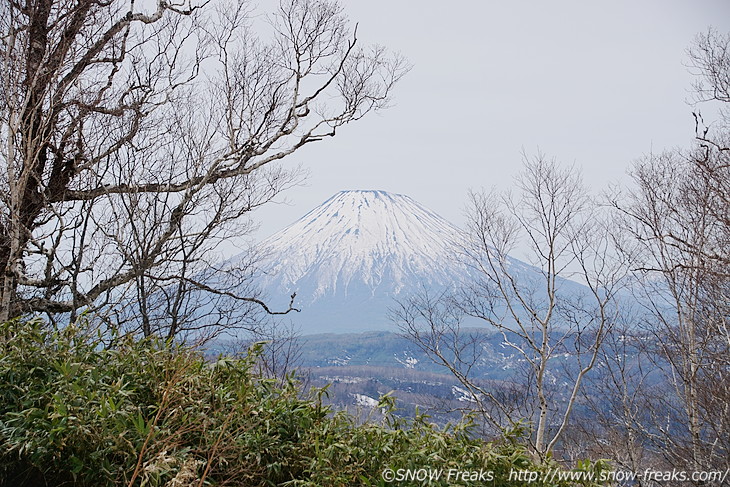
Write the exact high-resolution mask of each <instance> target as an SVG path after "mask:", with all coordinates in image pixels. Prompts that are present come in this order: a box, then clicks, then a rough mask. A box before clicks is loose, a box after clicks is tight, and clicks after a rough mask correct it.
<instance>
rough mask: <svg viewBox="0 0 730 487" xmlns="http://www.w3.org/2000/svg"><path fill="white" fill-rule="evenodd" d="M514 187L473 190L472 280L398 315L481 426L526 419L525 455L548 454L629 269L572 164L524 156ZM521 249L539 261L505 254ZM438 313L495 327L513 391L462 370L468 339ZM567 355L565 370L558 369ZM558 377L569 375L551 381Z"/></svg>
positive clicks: (467, 251) (467, 249)
mask: <svg viewBox="0 0 730 487" xmlns="http://www.w3.org/2000/svg"><path fill="white" fill-rule="evenodd" d="M516 185H517V187H518V188H519V190H520V194H519V196H513V195H511V194H506V195H502V196H497V195H494V194H485V193H478V194H472V195H471V206H470V208H469V210H468V217H469V224H468V226H469V228H468V234H469V235H468V242H467V243H466V244H465V246H464V248H463V249H462V257H463V260H464V263H465V264H466V266H467V268H468V269H469V272H470V274H471V275H472V278H473V279H474V281H473V282H474V284H473V285H471V286H469V287H468V288H467V289H464V290H463V292H460V293H456V294H455V295H454V296H451V297H449V298H448V299H447V300H445V301H444V300H440V301H439V300H436V301H433V302H427V301H424V300H422V299H415V300H411V301H410V302H408V303H405V304H404V305H402V306H401V310H400V312H399V313H397V319H398V321H399V323H400V326H401V328H402V330H403V331H404V332H405V334H406V335H408V336H410V337H411V338H412V339H414V340H415V341H416V343H419V344H421V346H422V348H424V350H426V351H427V352H429V353H431V354H432V355H434V354H435V355H436V356H437V357H438V359H439V360H440V361H441V362H443V363H444V365H447V366H448V367H449V368H450V369H451V370H452V372H455V375H456V377H457V378H458V379H459V380H460V381H461V382H462V383H463V384H464V385H465V386H466V387H467V389H468V390H469V391H470V392H471V394H472V396H473V398H474V401H475V402H477V401H478V402H479V403H480V404H479V406H480V407H479V409H480V411H481V412H482V413H483V414H484V416H485V419H486V420H487V421H488V422H489V423H492V424H493V425H494V426H495V427H498V428H501V427H504V426H508V425H510V424H514V423H515V422H516V421H517V420H519V419H527V420H528V421H531V422H532V423H533V434H532V437H531V443H532V447H533V450H534V452H535V453H536V454H538V455H540V456H545V455H547V454H549V453H550V452H551V451H553V450H554V449H555V447H556V445H558V442H559V441H560V440H561V437H562V435H563V433H564V432H565V431H566V428H567V427H568V424H569V419H570V417H571V414H572V412H573V409H574V407H575V405H576V401H578V399H579V397H580V395H579V391H580V388H581V385H582V383H583V381H584V378H585V376H586V374H588V372H589V371H590V370H591V369H592V368H593V367H594V365H595V363H596V359H597V357H598V356H599V353H600V350H601V345H602V343H603V341H604V339H605V337H606V334H607V333H608V332H609V330H610V329H611V327H612V326H613V323H614V320H615V319H616V316H617V314H618V312H619V310H618V306H617V303H616V297H617V296H616V295H617V293H618V292H619V290H620V288H621V285H622V279H623V277H624V276H625V274H626V272H627V269H628V268H627V263H626V262H625V261H624V260H622V258H621V257H620V255H619V254H618V253H617V252H615V251H614V249H613V247H614V242H613V240H612V234H611V232H610V231H608V230H609V229H608V226H607V221H606V219H605V218H604V217H602V216H601V215H602V212H601V211H599V208H598V207H597V205H595V204H594V203H593V202H592V201H591V200H590V199H589V197H588V193H587V192H586V190H585V189H584V188H583V186H582V184H581V181H580V177H579V175H578V174H577V172H576V171H575V169H573V168H561V167H560V166H559V165H558V164H557V163H555V162H554V161H550V160H547V159H545V158H544V157H542V156H538V157H536V158H534V159H532V160H529V159H527V157H526V158H525V165H524V171H523V172H522V174H521V175H520V176H519V177H518V179H517V181H516ZM520 245H524V246H526V247H528V248H529V250H530V255H531V257H532V259H531V264H533V265H534V266H535V268H531V267H530V266H526V265H524V264H523V263H521V262H519V261H517V260H515V259H513V258H512V257H511V255H512V254H513V253H514V252H516V251H517V250H518V248H519V246H520ZM570 279H575V280H577V281H579V282H580V283H582V284H583V286H580V285H579V284H578V283H576V282H573V281H571V280H570ZM440 309H441V311H439V310H440ZM443 309H451V310H452V311H451V313H453V310H454V309H456V310H458V311H459V312H461V313H462V314H466V315H467V316H470V317H474V318H478V319H480V320H481V321H482V322H485V323H486V324H488V325H489V326H491V327H493V328H494V329H496V330H499V332H501V333H502V335H503V345H504V346H505V347H507V348H508V349H510V350H511V351H512V352H513V354H514V358H513V361H514V362H516V363H521V364H522V365H523V367H524V369H523V370H524V375H523V377H522V383H521V384H519V386H520V387H515V386H514V385H510V386H509V387H507V388H506V389H502V390H495V389H494V388H491V387H482V386H481V385H480V383H479V380H478V377H474V376H473V375H470V374H469V372H470V370H471V368H470V367H469V364H468V363H465V362H463V361H460V357H461V356H464V355H463V354H460V352H459V351H460V350H462V349H463V347H464V346H465V345H466V346H472V345H473V340H470V339H469V334H468V330H465V329H464V328H463V326H462V325H461V323H460V321H459V320H456V319H451V320H450V323H452V324H451V325H448V326H445V323H446V321H445V320H444V319H443V316H444V313H445V312H444V311H443ZM477 345H478V344H477ZM475 348H476V349H479V346H477V347H475ZM446 350H448V351H449V352H448V354H447V353H445V351H446ZM568 357H570V359H571V360H573V361H574V366H573V367H572V369H570V368H568V369H566V368H565V367H564V366H563V365H562V364H564V363H565V362H566V359H567V358H568ZM464 365H466V367H464ZM558 376H560V377H565V378H568V380H569V382H566V383H564V384H563V383H560V384H558V383H556V380H557V377H558ZM561 380H562V379H561Z"/></svg>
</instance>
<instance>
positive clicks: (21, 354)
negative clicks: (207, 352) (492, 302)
mask: <svg viewBox="0 0 730 487" xmlns="http://www.w3.org/2000/svg"><path fill="white" fill-rule="evenodd" d="M116 343H117V344H116V345H115V346H114V348H112V349H108V348H104V346H103V345H102V341H101V339H100V338H99V337H89V336H87V335H86V334H85V333H84V330H83V329H82V328H79V327H67V328H65V329H62V330H58V331H54V330H50V329H48V328H47V327H46V326H45V325H44V324H43V323H42V322H40V321H38V320H32V321H25V322H24V321H13V322H10V323H6V324H3V325H0V347H2V348H3V349H4V350H3V353H2V355H1V356H0V485H2V486H11V485H12V486H22V485H78V486H87V485H88V486H107V485H108V486H111V485H137V486H163V485H165V486H170V487H173V486H177V487H181V486H188V485H246V486H258V485H260V486H273V485H282V486H340V485H341V486H350V485H388V484H387V483H386V482H385V480H383V478H382V472H383V470H384V469H386V468H389V469H392V470H393V471H398V470H404V469H412V470H417V469H423V468H433V469H441V470H442V471H448V470H449V469H458V470H459V471H465V470H480V469H482V470H483V469H489V470H491V471H494V472H495V474H494V475H495V478H497V479H508V478H509V474H510V471H511V470H513V469H525V470H534V471H541V472H545V471H547V470H548V469H549V468H551V467H552V468H554V467H555V465H551V464H550V463H543V464H540V465H536V464H535V463H534V462H533V461H532V459H531V457H530V455H529V454H528V453H527V451H526V450H525V448H524V447H523V446H521V445H520V442H519V436H520V432H519V431H516V432H512V433H509V434H508V435H506V438H505V440H504V441H502V442H499V443H485V442H483V441H480V440H478V439H475V438H474V437H473V435H470V434H469V422H468V421H465V422H463V423H460V424H458V425H454V426H451V427H448V428H446V429H439V428H438V427H436V426H435V425H433V424H431V423H429V422H428V417H427V416H423V415H417V417H416V418H415V419H414V420H410V421H407V420H403V419H399V418H397V417H396V416H394V415H393V414H392V411H393V409H394V407H395V404H394V401H393V399H392V398H391V397H388V396H386V397H384V398H383V399H382V401H381V404H380V405H379V407H380V408H382V409H383V410H385V411H386V415H385V418H386V420H385V423H384V424H370V423H368V424H364V425H357V424H356V423H355V421H354V419H352V418H351V417H350V416H348V415H346V414H345V413H333V412H332V411H330V410H329V409H328V408H326V407H324V406H323V405H322V402H321V400H320V399H321V396H322V394H324V393H326V391H325V390H318V391H314V393H313V394H312V395H311V397H308V398H302V397H301V396H302V394H301V391H300V389H299V386H298V384H296V383H295V381H294V380H293V379H289V380H284V381H276V380H274V379H264V378H257V377H255V376H254V374H253V373H252V370H253V365H254V362H255V360H256V357H257V354H258V353H259V352H260V349H261V346H262V345H261V344H257V345H256V346H255V347H254V348H253V349H252V350H251V352H250V353H249V355H248V356H246V357H244V358H231V357H220V358H219V359H218V360H216V361H209V360H206V359H205V358H204V357H203V355H202V353H200V352H199V351H196V350H194V349H190V348H182V347H177V346H171V345H170V344H169V343H164V342H162V341H159V340H145V341H134V340H131V339H124V338H119V337H118V339H117V340H116ZM581 468H583V469H593V470H600V469H603V468H605V465H602V464H599V465H596V464H590V463H586V464H584V465H582V466H581ZM500 482H501V481H500ZM416 484H419V485H421V484H422V483H420V482H416ZM394 485H414V484H413V483H409V482H395V483H394ZM429 485H460V484H459V483H458V482H453V481H446V480H445V478H442V479H441V480H439V481H437V482H432V483H430V484H429ZM495 485H505V486H506V485H524V482H518V481H513V482H508V481H506V480H505V481H504V482H502V483H499V482H498V483H496V484H495ZM531 485H536V486H542V485H570V484H567V483H541V482H537V483H534V484H531ZM581 485H591V484H590V483H588V482H582V483H581Z"/></svg>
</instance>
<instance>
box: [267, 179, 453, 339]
mask: <svg viewBox="0 0 730 487" xmlns="http://www.w3.org/2000/svg"><path fill="white" fill-rule="evenodd" d="M460 235H461V230H459V229H458V228H457V227H455V226H454V225H452V224H450V223H449V222H447V221H446V220H444V219H443V218H441V217H440V216H438V215H437V214H435V213H434V212H432V211H430V210H428V209H427V208H425V207H423V206H421V205H420V204H418V203H417V202H416V201H414V200H413V199H411V198H409V197H408V196H405V195H400V194H393V193H387V192H385V191H341V192H339V193H337V194H336V195H334V196H333V197H331V198H330V199H328V200H327V201H325V202H324V203H323V204H322V205H320V206H318V207H317V208H315V209H314V210H312V211H310V212H309V213H307V214H306V215H304V216H303V217H302V218H301V219H299V220H298V221H296V222H295V223H293V224H292V225H290V226H289V227H287V228H285V229H284V230H282V231H280V232H278V233H276V234H274V235H272V236H271V237H269V238H268V239H266V240H264V241H263V242H262V243H261V244H260V246H259V248H260V252H261V253H262V255H263V256H264V261H263V263H262V264H261V266H260V267H261V271H262V276H261V279H260V281H259V282H260V284H261V285H262V286H263V287H264V289H265V290H266V291H267V294H268V295H269V296H270V299H271V300H272V302H274V303H275V304H276V302H277V301H278V299H281V298H282V297H283V298H287V299H288V296H289V295H290V294H291V293H293V292H296V293H297V299H296V305H297V306H299V307H301V308H302V313H301V316H293V317H292V318H293V319H294V320H295V322H296V323H301V324H302V327H303V330H304V331H305V332H314V331H356V330H366V329H386V328H387V327H389V323H388V321H387V317H386V314H387V308H388V307H389V306H392V305H393V304H394V302H393V298H394V297H396V296H398V295H403V294H404V293H406V292H413V291H416V290H417V289H418V288H419V287H423V286H427V287H438V288H444V287H447V286H450V285H453V284H454V283H455V282H458V280H459V278H460V276H462V275H463V273H464V271H463V268H461V267H460V266H459V265H458V264H457V263H456V258H455V246H456V244H457V242H458V241H459V240H460ZM285 301H286V299H282V300H281V301H278V302H279V304H280V305H283V304H285Z"/></svg>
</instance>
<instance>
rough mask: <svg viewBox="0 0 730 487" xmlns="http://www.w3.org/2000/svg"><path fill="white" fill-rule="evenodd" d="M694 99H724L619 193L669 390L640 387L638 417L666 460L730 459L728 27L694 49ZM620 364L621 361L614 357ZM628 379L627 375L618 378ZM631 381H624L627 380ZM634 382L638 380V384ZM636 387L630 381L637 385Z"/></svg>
mask: <svg viewBox="0 0 730 487" xmlns="http://www.w3.org/2000/svg"><path fill="white" fill-rule="evenodd" d="M688 53H689V58H690V68H691V69H692V70H693V71H694V74H695V75H696V76H697V82H696V83H695V91H696V101H697V102H698V103H699V102H703V103H706V102H714V103H715V104H716V105H719V108H720V109H719V119H718V120H717V121H716V122H715V123H714V124H712V125H711V126H705V125H704V122H703V117H702V115H701V114H700V112H699V111H697V112H695V114H694V116H695V122H696V144H695V146H694V147H692V148H691V149H690V150H673V151H665V152H662V153H660V154H650V155H649V156H647V157H645V158H643V159H642V160H640V161H638V162H637V163H636V164H635V166H634V169H633V171H632V177H633V180H634V183H635V185H634V188H633V189H632V190H628V191H627V192H625V193H623V194H619V195H617V196H616V197H615V198H614V206H615V208H616V209H617V210H618V211H619V213H620V214H621V215H622V218H621V220H620V223H619V224H620V225H621V226H622V231H624V232H625V233H626V234H627V235H630V236H631V237H632V238H633V242H634V246H633V248H632V249H631V250H630V252H631V253H633V254H634V255H635V256H636V257H637V259H638V261H637V269H636V271H637V272H636V277H637V283H638V284H639V285H637V286H635V288H634V289H635V290H636V292H637V294H638V295H639V298H640V299H639V302H640V303H643V304H644V306H645V308H646V309H645V313H644V315H645V316H644V318H643V320H642V327H641V329H640V330H635V331H634V332H635V335H637V336H642V337H643V338H644V342H643V343H644V350H643V351H642V354H643V355H644V356H645V357H647V358H648V359H650V360H652V361H653V365H654V373H656V374H661V375H662V376H663V378H662V381H661V384H662V385H663V389H662V392H661V393H657V392H658V391H657V390H655V389H652V388H638V389H635V390H634V392H633V393H632V395H633V396H635V397H634V399H633V400H634V401H635V403H633V405H632V407H637V405H638V407H640V408H641V409H642V410H643V411H644V415H643V417H642V418H641V421H637V422H636V423H635V424H636V425H637V427H638V430H639V431H640V432H641V435H642V437H643V440H642V442H643V443H644V445H645V446H646V448H647V449H651V450H653V451H655V452H656V453H657V454H658V456H659V457H660V458H661V459H662V462H663V463H664V465H665V466H670V467H679V468H686V469H692V470H707V469H726V468H728V467H730V463H728V459H729V458H730V455H729V452H730V443H729V442H728V438H730V402H728V399H729V398H730V386H729V384H730V376H729V372H728V371H729V370H730V369H729V368H728V367H730V361H729V360H730V359H729V358H728V357H730V333H728V330H729V329H730V326H729V324H730V323H729V322H728V320H729V317H730V306H728V303H730V259H728V255H730V144H728V141H729V140H730V130H729V129H730V112H728V109H727V105H726V104H727V103H728V102H730V35H720V34H718V33H717V32H715V31H714V30H709V31H708V33H707V34H702V35H699V36H698V37H697V39H696V41H695V43H694V45H693V47H692V48H691V49H690V50H689V51H688ZM613 369H614V370H615V369H616V366H615V364H613ZM617 383H618V384H620V382H617ZM624 385H625V384H624ZM632 387H636V386H632ZM630 390H632V389H630Z"/></svg>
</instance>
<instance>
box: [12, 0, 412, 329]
mask: <svg viewBox="0 0 730 487" xmlns="http://www.w3.org/2000/svg"><path fill="white" fill-rule="evenodd" d="M147 7H149V8H145V7H144V6H140V4H139V2H134V0H130V1H122V0H119V1H114V0H112V1H108V2H102V1H98V0H37V1H33V2H30V1H29V2H26V3H25V4H21V3H20V2H16V1H13V0H11V1H7V2H2V4H1V5H0V37H1V38H2V44H0V58H1V59H2V70H0V78H1V80H2V81H1V82H0V86H1V88H0V97H2V103H1V104H0V125H1V126H0V147H2V149H0V166H1V167H2V174H1V175H0V270H1V271H2V277H1V279H2V286H1V287H0V305H1V307H0V319H3V320H4V319H8V318H12V317H15V316H19V315H21V314H23V313H47V314H49V315H51V316H53V315H57V314H59V313H65V314H66V315H68V314H70V317H71V319H74V318H75V316H76V315H77V314H78V313H79V312H81V311H84V310H94V311H95V312H96V313H97V314H98V315H99V316H104V317H106V318H107V319H108V320H110V321H115V320H121V321H122V322H123V323H126V324H127V325H129V326H130V328H129V329H133V330H137V331H138V332H141V333H144V334H151V333H163V334H166V335H168V336H174V335H177V334H179V333H181V332H182V331H183V330H186V329H187V330H194V329H196V328H198V327H201V326H203V327H205V326H206V325H218V324H222V323H226V322H227V320H228V319H229V318H231V317H232V316H233V315H232V311H233V309H234V307H238V308H240V307H242V306H244V307H245V306H247V305H248V306H254V307H256V306H258V307H260V309H261V310H263V311H264V312H270V311H271V310H269V309H268V308H266V307H265V305H264V303H263V301H262V300H261V299H260V297H258V296H256V295H255V294H250V293H248V292H247V291H249V290H250V289H247V286H246V282H247V281H246V279H247V276H248V275H249V273H248V272H247V270H248V269H247V268H246V266H245V265H244V266H242V268H241V269H238V270H235V271H231V270H230V269H229V272H228V274H223V273H219V272H214V271H216V269H215V268H214V267H212V264H213V262H215V261H216V260H217V258H218V257H219V255H217V254H216V249H217V248H218V246H219V245H220V243H221V242H223V241H225V240H226V239H227V238H229V237H230V236H231V235H237V236H240V235H241V234H245V233H246V232H247V231H248V230H249V229H250V222H249V220H248V219H247V215H248V214H249V212H251V211H252V210H254V209H255V208H257V207H259V206H260V205H262V204H264V203H266V202H268V201H270V200H271V199H272V198H274V197H275V196H276V195H277V194H279V193H280V192H281V191H282V190H284V189H286V188H287V187H289V186H291V185H292V184H295V183H297V182H298V181H299V179H300V176H301V175H300V174H299V173H298V172H297V170H296V169H284V168H283V167H282V166H281V165H279V161H280V160H281V159H283V158H285V157H287V156H289V155H291V154H292V153H294V152H295V151H297V150H299V149H300V148H302V147H303V146H305V145H307V144H309V143H311V142H315V141H319V140H322V139H324V138H326V137H331V136H334V135H335V132H336V130H337V129H338V128H339V127H341V126H343V125H345V124H347V123H349V122H352V121H355V120H358V119H360V118H361V117H363V116H364V115H366V114H367V113H368V112H370V111H373V110H378V109H381V108H384V107H385V106H386V105H387V101H388V97H389V95H390V93H391V90H392V88H393V86H394V84H395V83H396V81H397V80H398V79H399V77H400V76H401V75H402V74H403V73H404V72H405V70H406V69H407V67H406V66H405V65H404V63H403V61H402V60H401V59H400V58H398V57H397V56H391V55H389V54H388V53H387V52H386V51H385V50H384V49H383V48H381V47H373V48H365V47H359V45H358V39H357V35H356V28H355V29H353V28H352V27H350V25H349V24H348V22H347V19H346V18H345V17H344V16H343V14H342V9H341V8H340V7H339V6H338V5H337V3H335V2H329V1H315V0H282V3H281V4H280V6H279V8H278V10H277V11H276V12H275V13H274V14H273V15H272V16H271V17H267V19H268V21H263V22H262V19H264V17H262V16H257V15H252V12H251V8H250V7H249V5H248V3H247V2H246V1H244V0H240V1H239V2H237V3H231V2H219V3H214V2H204V3H200V4H194V3H191V2H190V1H189V0H188V1H183V0H181V1H180V2H168V1H162V0H159V1H158V2H157V3H156V4H153V5H149V4H148V5H147ZM242 282H243V285H241V283H242ZM233 284H235V285H236V287H234V286H233ZM241 289H243V290H244V292H239V291H240V290H241ZM236 290H239V291H236ZM193 291H195V293H196V294H195V296H196V297H195V298H192V299H193V300H192V301H191V300H190V296H191V294H190V293H191V292H193ZM201 296H206V297H201ZM200 300H202V301H200ZM232 303H233V304H232ZM125 307H128V308H129V309H133V310H134V313H132V314H130V313H126V312H125V311H124V308H125ZM196 309H197V310H199V311H198V312H197V313H196V312H195V310H196ZM290 309H292V307H291V306H290ZM285 311H286V310H284V311H283V312H285ZM251 313H254V311H251ZM130 316H134V317H135V319H134V320H133V321H129V320H130ZM237 316H239V317H240V316H243V317H244V318H243V319H242V320H241V321H242V323H246V322H249V321H251V315H250V313H249V314H246V313H243V314H242V315H241V314H240V313H239V314H238V315H237ZM254 321H255V320H254Z"/></svg>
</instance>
